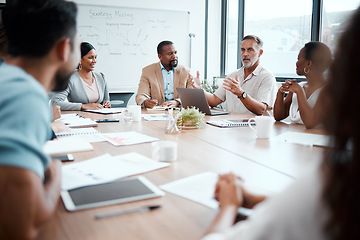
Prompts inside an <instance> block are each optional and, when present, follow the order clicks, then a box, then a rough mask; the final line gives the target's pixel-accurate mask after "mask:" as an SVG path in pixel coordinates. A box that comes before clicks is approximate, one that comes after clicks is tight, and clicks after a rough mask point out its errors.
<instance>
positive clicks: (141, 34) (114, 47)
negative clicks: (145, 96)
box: [77, 4, 190, 92]
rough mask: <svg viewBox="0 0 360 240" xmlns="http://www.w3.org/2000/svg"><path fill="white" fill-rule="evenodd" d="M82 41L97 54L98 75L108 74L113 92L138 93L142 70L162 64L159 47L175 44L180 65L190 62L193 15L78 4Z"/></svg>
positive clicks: (106, 76)
mask: <svg viewBox="0 0 360 240" xmlns="http://www.w3.org/2000/svg"><path fill="white" fill-rule="evenodd" d="M78 9H79V10H78V19H77V26H78V33H79V37H80V41H86V42H89V43H91V44H92V45H93V46H94V47H95V48H96V51H97V54H98V58H97V64H96V67H95V71H96V72H102V73H104V75H105V78H106V81H107V83H108V86H109V90H110V92H136V91H137V86H138V83H139V80H140V76H141V69H142V68H143V67H145V66H147V65H149V64H151V63H154V62H158V61H159V59H158V56H157V51H156V47H157V45H158V44H159V42H161V41H163V40H170V41H172V42H174V45H175V47H176V50H177V51H178V57H179V64H181V65H184V66H188V64H189V59H190V50H189V49H190V37H189V19H190V17H189V14H190V13H189V12H186V11H173V10H156V9H142V8H127V7H119V6H101V5H86V4H79V5H78Z"/></svg>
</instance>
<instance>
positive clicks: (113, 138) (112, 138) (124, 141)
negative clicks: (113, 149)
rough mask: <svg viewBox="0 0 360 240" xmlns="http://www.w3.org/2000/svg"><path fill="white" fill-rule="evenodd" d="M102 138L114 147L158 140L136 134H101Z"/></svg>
mask: <svg viewBox="0 0 360 240" xmlns="http://www.w3.org/2000/svg"><path fill="white" fill-rule="evenodd" d="M102 136H103V137H104V138H105V139H106V140H107V141H108V142H109V143H111V144H113V145H114V146H123V145H132V144H139V143H146V142H153V141H156V140H159V139H158V138H154V137H150V136H147V135H144V134H141V133H138V132H118V133H103V134H102Z"/></svg>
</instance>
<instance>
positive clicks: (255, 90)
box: [193, 35, 276, 115]
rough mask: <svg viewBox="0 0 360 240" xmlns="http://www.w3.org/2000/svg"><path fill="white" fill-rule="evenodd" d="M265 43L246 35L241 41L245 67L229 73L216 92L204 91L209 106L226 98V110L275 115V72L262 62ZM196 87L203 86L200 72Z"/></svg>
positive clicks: (195, 82)
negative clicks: (273, 110)
mask: <svg viewBox="0 0 360 240" xmlns="http://www.w3.org/2000/svg"><path fill="white" fill-rule="evenodd" d="M262 47H263V42H262V40H261V39H260V38H259V37H257V36H254V35H247V36H245V37H244V38H243V41H242V44H241V59H242V63H243V67H241V68H240V69H238V70H236V71H235V72H233V73H231V74H229V75H228V76H227V77H226V79H225V80H224V83H223V85H222V86H220V87H219V89H218V90H216V92H215V93H214V94H211V93H208V92H205V95H206V98H207V101H208V103H209V105H210V106H212V107H216V106H217V105H219V104H220V103H222V102H224V101H225V100H226V110H227V111H230V112H239V113H243V114H256V115H272V107H273V105H274V101H275V97H276V80H275V77H274V75H273V74H272V73H271V72H269V71H268V70H266V69H265V68H264V67H262V66H261V65H260V56H261V55H262V54H263V49H262ZM193 86H194V88H197V89H201V88H202V87H201V84H200V79H199V75H198V76H197V77H196V78H195V79H193Z"/></svg>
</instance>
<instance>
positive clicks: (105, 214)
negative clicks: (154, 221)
mask: <svg viewBox="0 0 360 240" xmlns="http://www.w3.org/2000/svg"><path fill="white" fill-rule="evenodd" d="M160 207H161V206H160V205H155V206H146V207H139V208H133V209H127V210H121V211H116V212H108V213H101V214H98V215H95V218H96V219H103V218H108V217H115V216H120V215H125V214H129V213H137V212H148V211H151V210H155V209H158V208H160Z"/></svg>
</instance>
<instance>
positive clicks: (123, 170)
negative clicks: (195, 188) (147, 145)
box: [62, 152, 169, 190]
mask: <svg viewBox="0 0 360 240" xmlns="http://www.w3.org/2000/svg"><path fill="white" fill-rule="evenodd" d="M168 166H169V163H164V162H156V161H154V160H152V159H150V158H147V157H145V156H143V155H141V154H138V153H134V152H133V153H127V154H123V155H119V156H115V157H112V156H110V155H109V154H105V155H102V156H99V157H96V158H93V159H89V160H87V161H82V162H79V163H71V164H66V165H64V166H63V167H62V188H63V189H67V190H69V189H74V188H79V187H84V186H90V185H95V184H100V183H106V182H111V181H114V180H115V179H118V178H123V177H128V176H131V175H135V174H140V173H145V172H149V171H153V170H157V169H160V168H164V167H168Z"/></svg>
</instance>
